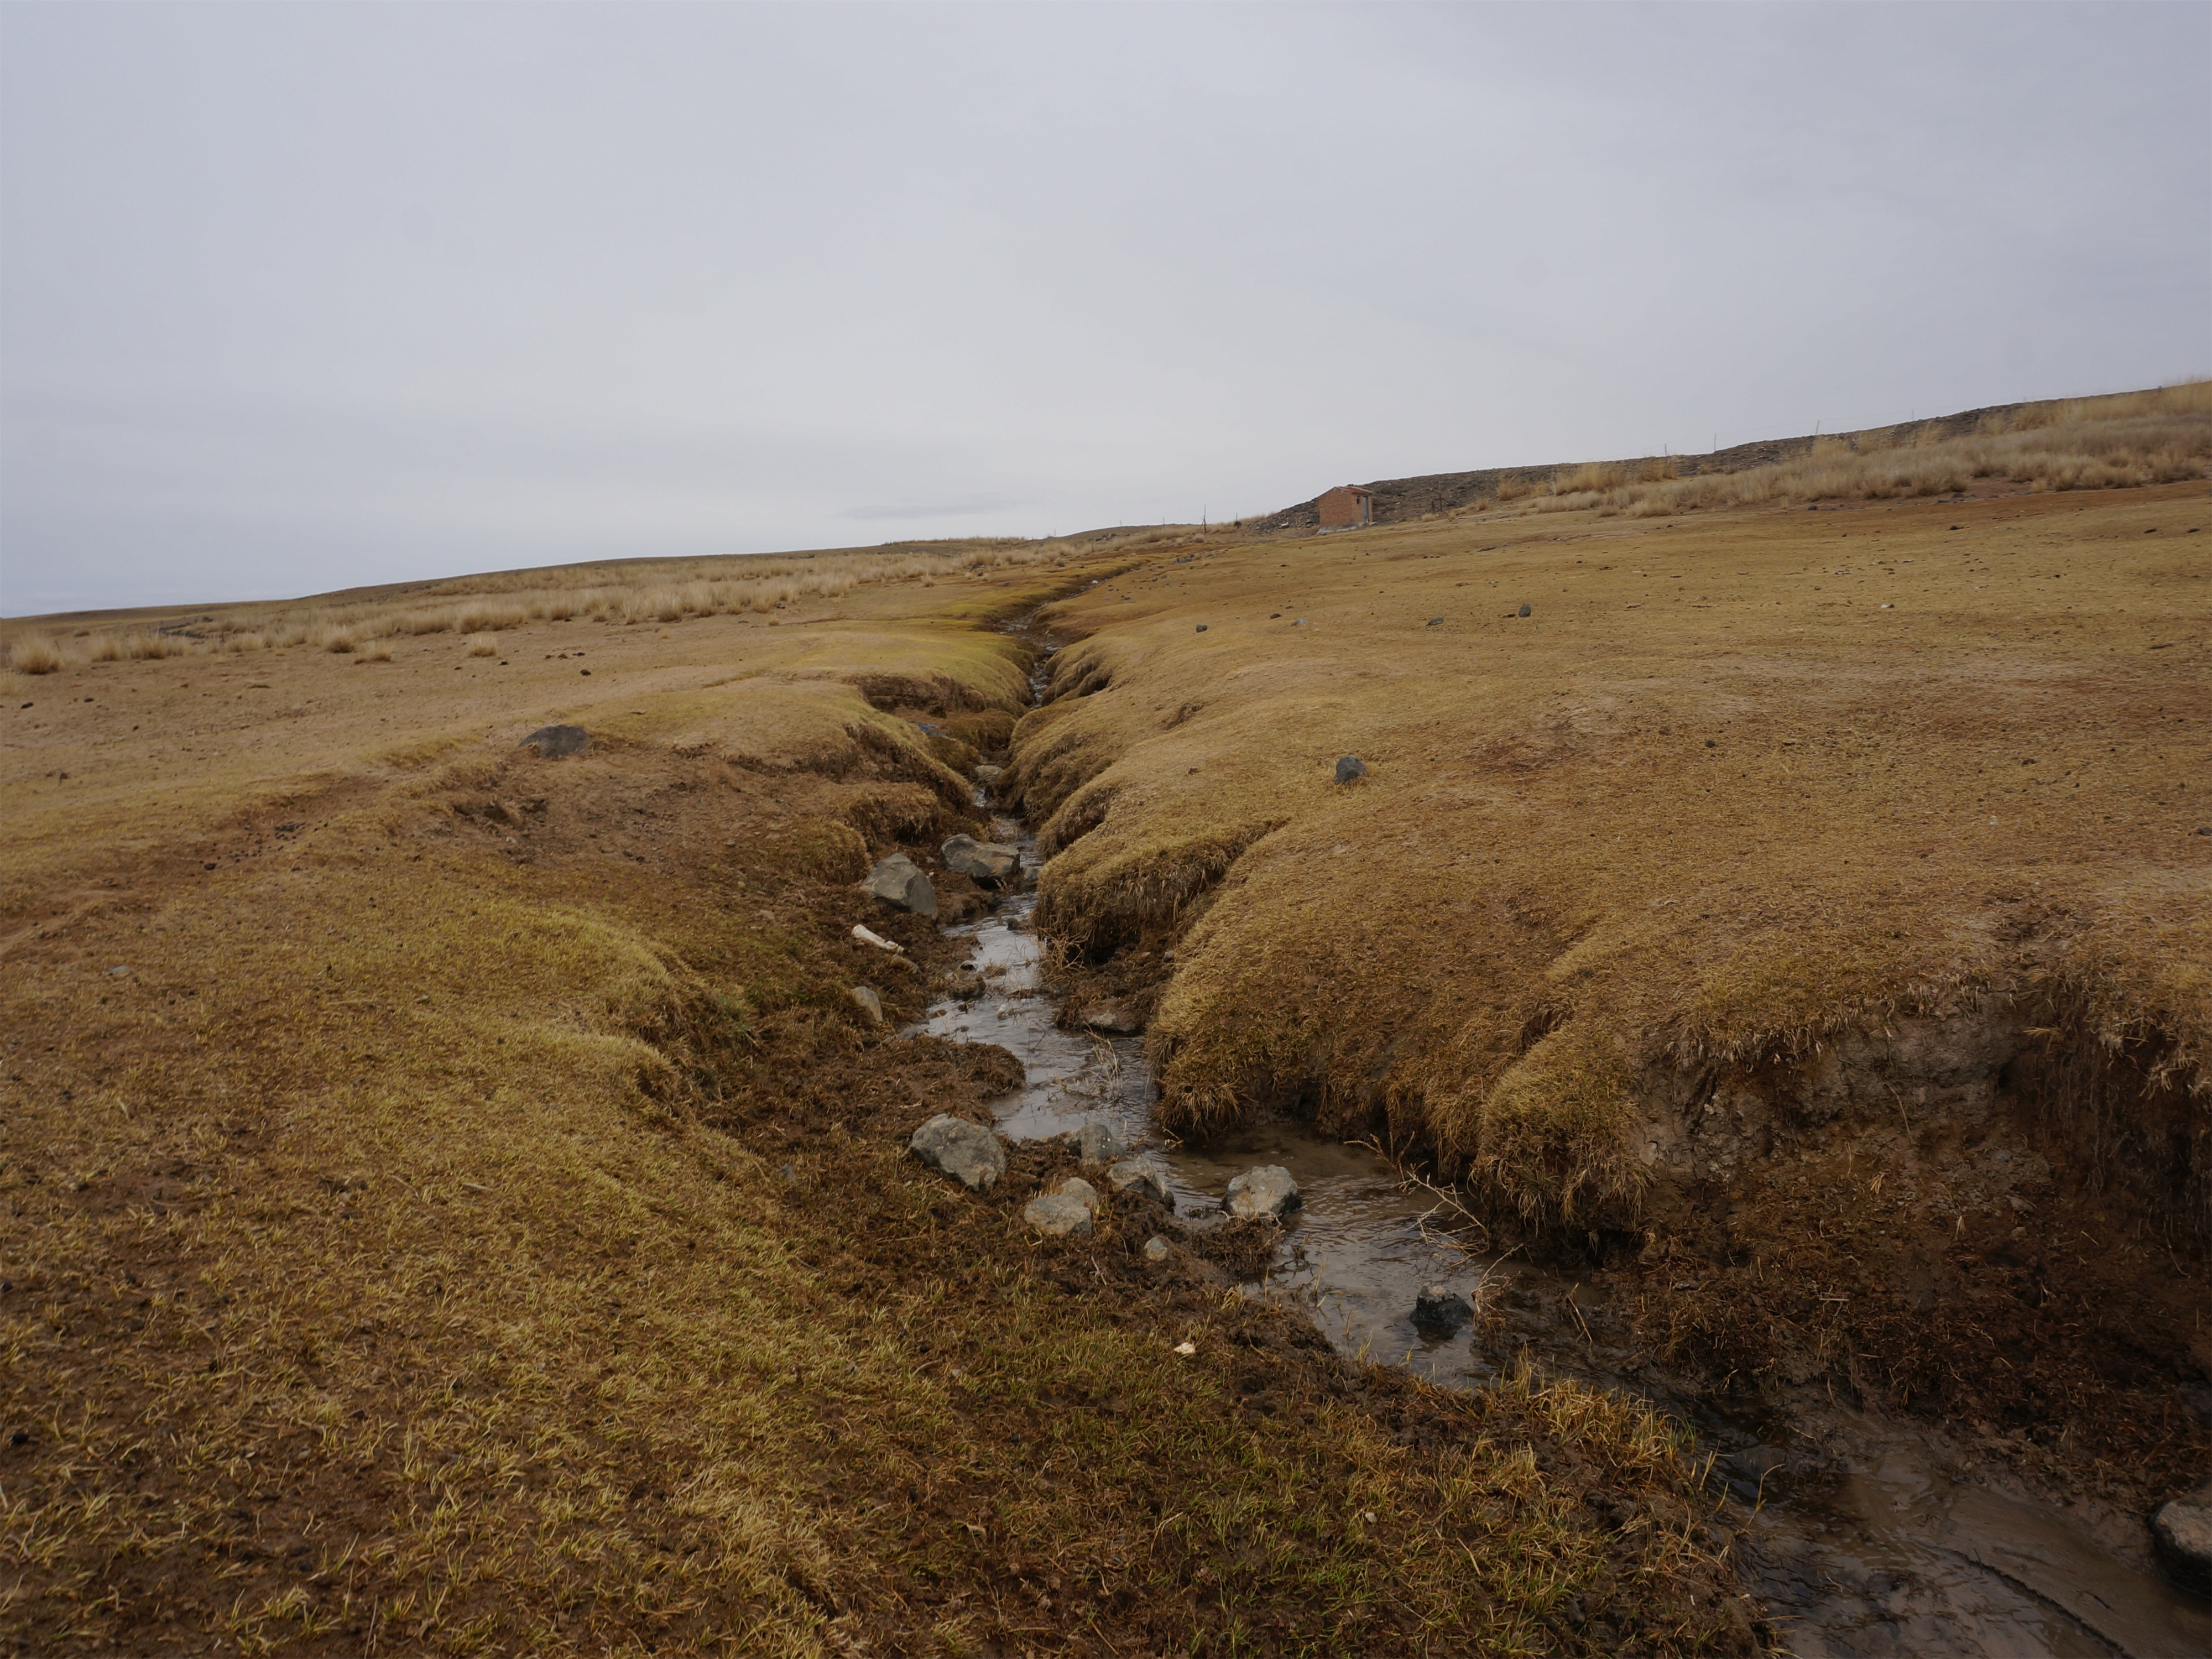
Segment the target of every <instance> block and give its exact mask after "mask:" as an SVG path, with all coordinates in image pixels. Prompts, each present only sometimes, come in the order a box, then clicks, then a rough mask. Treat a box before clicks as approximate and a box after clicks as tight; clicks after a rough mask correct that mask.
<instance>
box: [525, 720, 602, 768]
mask: <svg viewBox="0 0 2212 1659" xmlns="http://www.w3.org/2000/svg"><path fill="white" fill-rule="evenodd" d="M591 740H592V734H591V733H590V732H586V730H584V728H583V727H582V726H539V727H538V729H537V730H536V731H535V732H532V733H531V734H530V735H529V736H528V737H526V738H524V739H523V740H522V741H521V742H520V743H518V744H515V745H514V746H515V747H516V748H517V749H535V750H537V751H538V756H539V757H540V758H542V759H544V760H559V759H560V758H561V757H562V756H564V755H580V754H582V753H583V752H584V746H585V745H586V744H588V743H590V742H591Z"/></svg>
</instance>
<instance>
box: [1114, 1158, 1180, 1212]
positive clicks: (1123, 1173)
mask: <svg viewBox="0 0 2212 1659" xmlns="http://www.w3.org/2000/svg"><path fill="white" fill-rule="evenodd" d="M1106 1184H1107V1185H1108V1186H1109V1187H1111V1188H1113V1189H1114V1190H1115V1192H1117V1193H1126V1192H1128V1191H1130V1190H1131V1189H1132V1188H1134V1189H1135V1190H1136V1191H1138V1192H1141V1193H1145V1194H1149V1195H1150V1196H1152V1197H1153V1198H1157V1199H1158V1200H1159V1201H1160V1202H1161V1203H1163V1204H1164V1203H1166V1202H1167V1201H1168V1183H1167V1182H1164V1181H1163V1180H1162V1179H1161V1178H1160V1174H1159V1171H1158V1170H1148V1169H1146V1167H1145V1166H1144V1165H1143V1164H1135V1163H1123V1164H1115V1166H1114V1167H1113V1168H1112V1169H1110V1170H1107V1171H1106Z"/></svg>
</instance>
